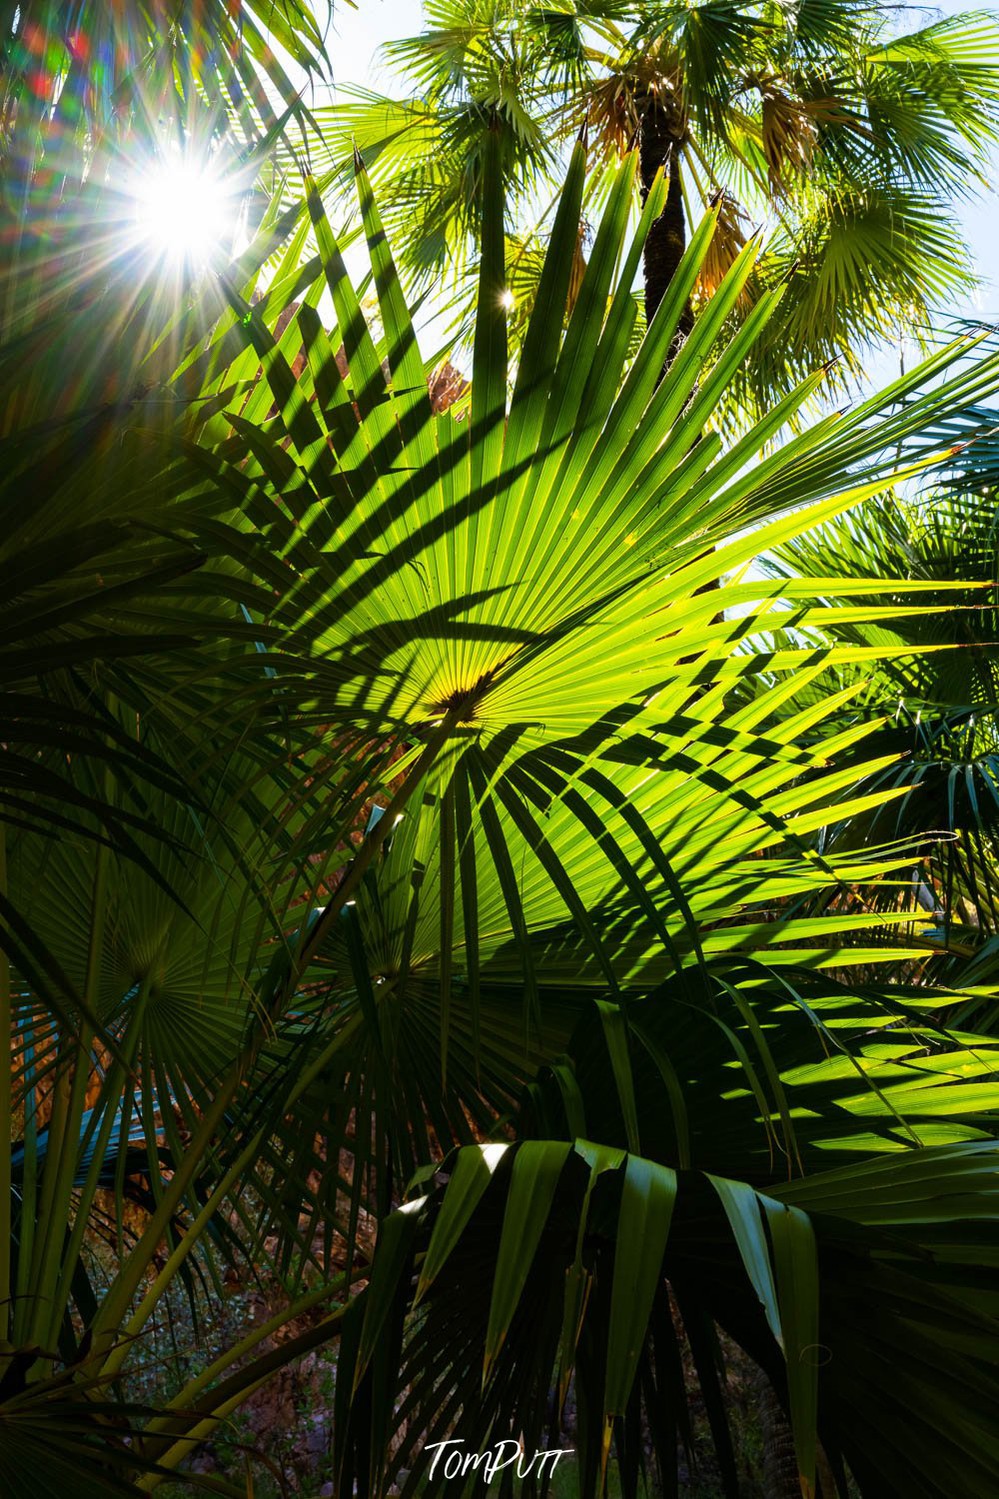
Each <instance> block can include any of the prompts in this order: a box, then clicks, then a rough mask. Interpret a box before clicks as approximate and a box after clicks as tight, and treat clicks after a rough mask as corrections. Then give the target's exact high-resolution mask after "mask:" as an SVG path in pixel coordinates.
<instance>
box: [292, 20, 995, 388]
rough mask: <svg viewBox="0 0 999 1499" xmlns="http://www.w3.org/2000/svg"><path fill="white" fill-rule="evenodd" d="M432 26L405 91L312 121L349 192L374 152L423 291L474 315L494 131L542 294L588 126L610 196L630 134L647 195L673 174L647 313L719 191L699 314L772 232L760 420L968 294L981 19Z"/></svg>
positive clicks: (980, 110)
mask: <svg viewBox="0 0 999 1499" xmlns="http://www.w3.org/2000/svg"><path fill="white" fill-rule="evenodd" d="M427 17H428V22H429V25H428V27H427V30H426V31H425V32H423V33H422V34H421V35H420V36H417V37H413V38H410V39H407V40H404V41H399V42H393V43H391V44H389V45H388V46H387V47H386V49H385V52H386V56H387V58H388V59H389V60H390V61H392V62H393V63H394V64H395V65H396V66H397V67H398V68H399V69H400V71H401V73H402V76H403V78H404V80H405V82H406V84H407V85H408V86H409V88H410V90H411V92H410V94H409V96H408V97H406V96H402V97H392V98H388V97H384V96H380V95H376V94H372V93H362V92H360V91H350V90H346V89H345V90H343V91H342V94H341V97H340V98H339V99H338V101H337V103H336V104H335V105H334V106H331V107H329V108H327V109H321V110H320V111H319V112H318V114H317V120H318V122H319V124H320V125H321V127H322V132H323V140H322V142H321V143H319V144H318V146H317V153H318V157H319V159H320V160H321V159H322V157H323V153H324V152H327V153H328V156H329V159H330V161H331V164H332V167H333V172H332V176H331V180H334V179H335V177H336V175H337V171H338V169H339V164H340V163H341V162H346V161H347V160H348V159H349V152H350V151H352V149H353V143H354V142H356V144H357V146H358V148H359V149H360V150H361V152H362V155H363V156H364V159H365V161H366V163H367V165H368V167H369V169H370V170H371V172H372V176H373V180H374V182H375V183H376V186H377V188H378V192H379V198H380V200H381V202H382V204H383V211H384V212H385V214H386V222H387V223H388V225H389V229H390V232H392V233H393V234H394V236H395V237H396V238H397V239H398V241H399V242H400V243H402V244H404V245H405V246H406V249H405V261H404V265H405V270H406V272H407V274H408V276H409V278H410V280H411V282H412V284H413V285H415V286H417V287H419V288H421V289H422V288H425V287H427V286H431V285H433V286H434V287H435V290H437V289H438V288H439V286H440V283H441V281H442V280H443V281H444V282H445V284H447V285H449V286H452V287H453V286H455V285H456V286H457V288H458V299H459V305H465V304H464V303H463V302H462V298H463V297H464V296H465V295H466V290H467V284H468V283H467V280H466V277H465V268H466V265H467V264H468V259H467V257H468V255H469V251H470V249H471V247H472V245H473V244H474V242H475V241H474V235H475V225H476V222H477V219H476V211H475V204H476V202H477V200H478V194H479V192H480V189H481V181H482V173H481V165H482V159H483V152H484V143H485V141H486V138H487V136H488V134H489V133H490V132H491V131H493V130H498V131H499V132H500V135H501V138H502V141H503V151H504V161H505V169H506V178H507V182H508V184H509V186H510V188H511V191H512V195H513V196H514V199H515V203H516V205H517V206H516V214H517V217H516V220H515V228H516V231H517V233H518V234H521V233H522V231H525V230H526V231H528V232H527V237H526V239H525V240H524V242H523V254H522V256H521V264H522V265H523V269H524V274H523V276H522V277H521V278H520V279H521V281H522V283H523V284H522V286H521V288H519V289H520V290H522V292H523V294H524V295H526V296H527V297H528V298H529V297H530V296H531V295H532V294H533V291H532V288H531V285H530V282H531V279H532V278H531V276H530V270H529V264H530V260H531V258H532V256H531V246H532V243H533V239H532V232H533V231H536V230H537V229H538V227H539V225H541V224H543V222H544V221H545V219H546V214H547V204H548V200H549V198H550V195H551V193H550V188H549V186H548V184H549V183H550V181H551V178H552V167H553V161H557V160H559V159H560V155H559V152H558V151H557V143H558V142H565V141H566V140H568V139H570V138H571V136H572V135H573V134H574V133H575V132H576V131H578V130H579V129H580V128H581V127H582V128H584V129H585V130H586V131H587V132H588V135H589V139H590V142H591V145H592V147H593V173H594V178H593V182H592V184H591V196H592V198H593V199H594V200H596V201H599V198H600V195H601V192H602V190H603V184H604V183H605V182H606V176H605V169H606V168H607V167H608V166H610V165H612V164H613V163H614V162H615V161H616V160H617V159H619V157H620V155H621V153H622V152H623V151H625V150H627V149H629V148H630V147H631V146H632V145H633V144H636V145H638V147H639V151H640V172H639V174H638V177H637V179H636V183H635V192H636V197H637V198H638V199H644V197H645V195H646V194H647V193H648V191H649V189H650V186H651V183H652V180H653V178H654V176H655V173H656V172H657V171H659V170H661V169H662V170H664V171H665V173H666V176H667V181H668V184H669V191H668V193H667V199H666V207H665V209H664V212H663V215H662V216H661V218H660V220H659V221H658V223H657V224H656V226H655V228H654V230H653V232H652V233H651V234H650V236H649V238H648V241H647V243H646V249H645V254H644V258H643V266H644V285H645V298H644V300H645V311H646V314H647V315H651V313H652V312H654V310H655V308H656V307H657V306H658V304H659V301H660V300H661V298H662V296H663V295H664V292H665V289H666V287H667V286H668V285H669V283H670V280H671V278H672V276H673V274H674V273H675V269H676V266H677V263H678V260H679V257H680V256H681V254H682V253H683V248H684V244H685V242H686V238H687V234H688V232H689V226H690V224H691V223H694V222H696V221H697V219H698V217H699V215H700V214H701V213H702V212H703V210H704V208H706V207H707V205H708V203H709V202H711V201H712V200H713V199H714V198H716V197H720V201H721V210H720V227H719V232H718V234H717V236H716V239H715V242H714V246H713V249H712V252H711V254H710V255H709V256H708V258H707V259H706V261H705V264H704V267H703V269H702V272H701V276H700V278H699V282H698V285H697V286H696V287H695V289H694V293H693V295H694V298H695V300H696V299H697V298H698V297H701V296H704V295H705V294H707V293H709V292H710V290H711V289H712V288H713V287H714V286H716V285H717V284H718V281H719V279H720V277H721V275H722V274H723V273H724V271H725V270H726V269H727V267H728V266H729V265H730V264H731V262H732V260H733V258H734V257H735V256H736V254H737V253H738V251H739V249H740V248H741V246H742V245H743V244H744V243H745V241H746V237H747V235H748V233H749V232H750V226H751V225H753V224H759V223H762V224H764V225H765V226H766V235H765V243H764V250H763V253H762V254H761V256H760V258H759V261H758V263H757V268H756V271H755V273H754V278H753V281H752V282H751V283H750V285H749V286H748V287H747V291H746V294H745V296H744V298H743V301H742V304H741V306H740V308H739V309H737V317H744V316H745V315H746V314H747V312H748V309H749V308H750V307H751V306H752V305H753V302H754V301H755V299H756V297H757V296H758V295H759V294H760V292H761V291H762V290H763V289H764V288H767V287H773V286H775V285H777V284H779V283H781V282H783V281H787V283H788V290H787V294H786V296H785V299H784V304H783V309H782V313H781V318H780V321H779V323H778V324H777V325H776V327H775V333H774V337H773V338H772V340H771V341H770V343H769V344H768V346H767V348H766V349H761V350H759V352H758V355H757V358H756V359H755V360H754V362H753V368H752V370H751V371H750V372H748V373H747V374H746V375H745V376H744V377H743V380H742V382H741V383H740V385H739V387H738V388H737V392H736V394H737V395H738V398H739V400H740V401H741V402H742V403H743V404H744V405H745V406H746V407H747V408H748V409H749V410H763V409H765V408H766V405H767V404H768V402H770V401H772V400H773V399H774V398H776V397H778V396H779V395H781V394H783V393H784V392H785V391H786V390H787V389H788V388H789V387H790V386H791V385H793V384H794V382H795V381H796V380H798V379H800V378H801V377H802V375H804V374H805V373H807V372H808V371H810V370H811V369H813V368H815V366H816V365H817V364H818V363H820V362H823V361H828V360H836V361H838V362H839V365H838V375H837V377H836V378H837V379H839V381H840V382H841V383H844V382H845V381H846V380H847V378H848V377H850V376H855V375H856V374H857V373H858V372H859V371H860V369H861V367H862V362H863V357H864V354H865V352H866V351H867V350H869V349H870V347H871V346H872V345H875V344H878V343H883V342H884V341H885V340H893V339H895V338H896V337H897V335H898V330H899V329H900V327H905V328H906V329H907V330H911V329H912V328H916V329H920V328H923V327H925V326H926V325H927V324H928V322H929V320H930V318H931V316H932V313H933V311H934V309H935V308H939V307H940V306H941V305H944V304H945V303H946V302H947V300H948V298H950V297H952V296H953V295H954V294H955V293H958V292H960V291H962V290H964V289H966V288H967V287H968V286H970V285H971V284H972V281H973V276H972V272H971V267H970V262H969V258H968V255H967V251H966V249H965V247H964V245H963V242H962V238H961V235H960V232H959V230H958V228H957V226H956V225H955V224H954V222H953V220H952V219H951V218H950V216H949V207H948V205H949V201H950V199H951V198H952V197H953V196H955V195H957V196H960V195H964V194H967V193H969V192H973V191H974V190H975V186H976V183H977V182H978V181H979V180H980V177H981V172H982V170H983V168H984V166H985V163H986V160H987V153H988V150H989V149H990V146H991V143H992V141H993V140H994V139H995V130H996V124H997V114H996V107H995V100H996V97H997V92H996V79H997V77H999V72H997V69H999V37H997V34H996V31H995V27H994V24H993V22H992V21H991V20H990V19H989V18H987V17H985V16H983V15H981V14H977V13H969V14H968V15H966V16H960V17H951V18H948V19H947V20H945V21H939V22H935V23H933V24H930V25H927V26H921V27H920V28H919V29H917V30H915V31H912V32H909V33H906V34H904V35H899V34H898V32H897V27H896V26H895V24H894V18H892V22H891V24H889V22H888V20H887V19H886V18H885V15H884V13H883V12H882V11H879V10H878V9H877V8H876V7H873V6H857V5H855V4H852V3H843V4H840V3H833V4H828V5H826V4H824V5H822V6H821V7H814V8H813V7H808V6H804V7H792V8H789V7H787V6H782V5H776V4H774V5H771V4H751V5H744V6H743V5H738V4H732V3H731V0H706V3H703V4H699V5H693V6H688V5H679V4H673V3H670V0H659V3H656V4H654V5H643V6H641V7H628V6H625V5H620V4H608V5H603V4H597V5H591V4H586V5H585V6H584V5H579V6H575V5H571V6H565V7H559V8H557V9H555V10H552V9H551V8H550V7H548V8H545V7H536V6H533V5H531V4H530V3H525V0H520V3H510V4H503V5H496V4H494V3H492V0H488V3H482V0H438V3H434V4H432V5H428V7H427ZM511 258H512V257H511ZM512 274H513V276H514V278H516V262H515V263H514V270H513V272H512ZM688 320H689V319H688V318H687V317H685V318H684V320H683V324H682V327H686V325H687V322H688Z"/></svg>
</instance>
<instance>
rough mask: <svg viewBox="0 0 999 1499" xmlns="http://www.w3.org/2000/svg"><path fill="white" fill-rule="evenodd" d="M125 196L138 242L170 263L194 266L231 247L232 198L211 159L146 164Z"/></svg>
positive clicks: (234, 205) (234, 203) (233, 224)
mask: <svg viewBox="0 0 999 1499" xmlns="http://www.w3.org/2000/svg"><path fill="white" fill-rule="evenodd" d="M129 195H130V198H131V200H132V213H131V218H132V225H133V229H134V233H135V238H136V241H137V243H138V244H140V245H142V246H143V247H144V248H146V249H148V250H151V251H152V252H153V253H154V254H158V255H160V256H161V257H162V258H163V259H165V260H167V261H169V262H170V263H172V264H173V265H174V266H176V267H178V268H180V267H182V266H188V267H190V268H192V269H197V268H199V267H201V266H204V265H206V264H208V262H209V261H211V260H214V259H217V258H219V257H220V256H225V255H226V254H227V253H228V251H229V250H230V248H231V246H232V240H233V235H234V233H235V229H236V219H237V216H238V215H237V207H238V204H237V199H236V197H235V195H234V193H233V191H232V188H231V186H229V185H228V184H227V183H226V182H225V181H224V180H223V179H222V178H221V176H220V175H219V174H218V172H217V171H215V170H214V169H213V166H212V164H211V163H210V162H207V161H196V160H185V159H183V158H180V157H178V158H177V159H176V160H171V159H166V160H157V161H155V162H151V163H149V164H148V166H146V167H145V169H144V170H143V171H141V172H139V173H136V175H135V177H134V179H133V181H132V183H131V185H130V189H129Z"/></svg>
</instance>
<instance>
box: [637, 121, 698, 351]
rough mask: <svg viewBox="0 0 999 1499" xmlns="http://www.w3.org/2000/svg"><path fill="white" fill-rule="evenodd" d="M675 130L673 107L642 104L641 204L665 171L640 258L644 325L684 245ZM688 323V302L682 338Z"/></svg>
mask: <svg viewBox="0 0 999 1499" xmlns="http://www.w3.org/2000/svg"><path fill="white" fill-rule="evenodd" d="M679 128H680V127H679V121H678V117H677V112H676V110H675V109H674V108H666V107H664V106H663V105H662V104H661V103H660V102H659V100H658V99H649V100H648V101H647V102H646V105H645V108H644V109H643V111H642V123H641V129H640V131H639V139H638V169H639V174H640V177H641V182H642V201H643V202H644V201H645V199H646V198H647V197H648V195H649V192H650V191H651V188H652V184H653V182H654V181H655V176H656V173H657V172H658V171H659V169H660V167H666V168H667V170H668V172H669V177H668V185H667V190H666V205H665V207H664V208H663V211H662V213H661V214H660V215H659V217H658V219H656V221H655V223H654V224H653V225H652V228H651V229H650V231H649V237H648V239H647V240H646V242H645V253H644V255H643V257H642V270H643V272H644V275H645V317H646V320H647V321H648V322H651V321H652V317H653V315H654V313H655V310H656V308H657V307H658V306H659V304H660V302H661V301H662V299H663V297H664V296H665V295H666V290H667V288H668V286H669V284H670V282H671V281H672V279H673V277H674V276H675V275H676V269H677V266H678V265H679V264H680V260H681V258H682V256H683V252H684V249H685V248H686V244H687V229H686V224H685V222H684V214H683V192H682V190H681V187H680V163H679V150H680V134H679ZM692 323H693V315H692V313H691V310H690V304H689V303H688V304H687V306H686V307H685V308H684V310H683V313H682V315H681V318H680V332H681V334H682V335H683V337H684V338H686V336H687V334H688V333H689V332H690V328H691V324H692ZM673 352H674V353H675V350H674V351H673Z"/></svg>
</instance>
